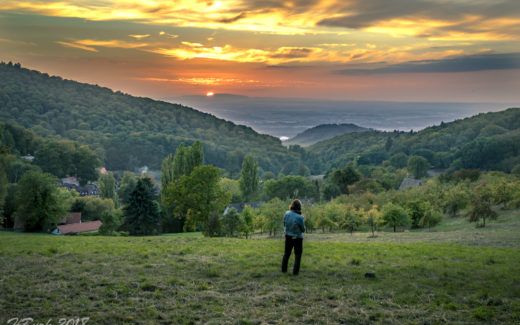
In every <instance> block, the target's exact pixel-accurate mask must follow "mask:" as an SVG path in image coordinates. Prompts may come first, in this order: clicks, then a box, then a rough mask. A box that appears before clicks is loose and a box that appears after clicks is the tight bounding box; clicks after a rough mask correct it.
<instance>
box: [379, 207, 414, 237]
mask: <svg viewBox="0 0 520 325" xmlns="http://www.w3.org/2000/svg"><path fill="white" fill-rule="evenodd" d="M383 219H384V220H385V224H387V225H389V226H392V227H393V228H394V232H396V228H397V227H403V226H407V225H409V224H410V217H409V216H408V213H406V211H405V209H403V207H401V206H400V205H395V204H393V203H388V204H387V205H385V206H384V208H383Z"/></svg>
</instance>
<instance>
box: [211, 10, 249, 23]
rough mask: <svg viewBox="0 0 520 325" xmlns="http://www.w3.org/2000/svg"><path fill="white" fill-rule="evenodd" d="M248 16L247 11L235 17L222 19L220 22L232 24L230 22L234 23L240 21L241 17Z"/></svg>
mask: <svg viewBox="0 0 520 325" xmlns="http://www.w3.org/2000/svg"><path fill="white" fill-rule="evenodd" d="M246 17H247V14H246V13H245V12H242V13H240V14H239V15H236V16H235V17H232V18H227V19H220V20H219V21H218V22H219V23H224V24H230V23H234V22H235V21H238V20H240V19H244V18H246Z"/></svg>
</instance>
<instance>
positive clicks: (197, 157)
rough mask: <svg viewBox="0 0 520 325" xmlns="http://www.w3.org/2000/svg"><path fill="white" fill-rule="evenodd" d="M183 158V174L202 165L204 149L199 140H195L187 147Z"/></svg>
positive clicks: (189, 172) (187, 173)
mask: <svg viewBox="0 0 520 325" xmlns="http://www.w3.org/2000/svg"><path fill="white" fill-rule="evenodd" d="M185 160H186V161H185V169H184V175H189V174H191V172H192V171H193V169H195V167H197V166H202V165H204V151H203V148H202V143H201V142H200V141H195V143H193V144H192V145H191V147H189V148H187V150H186V155H185Z"/></svg>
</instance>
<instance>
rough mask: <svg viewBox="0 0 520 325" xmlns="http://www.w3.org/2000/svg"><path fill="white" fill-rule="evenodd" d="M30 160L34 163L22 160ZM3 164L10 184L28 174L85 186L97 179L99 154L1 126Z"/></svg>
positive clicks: (68, 142)
mask: <svg viewBox="0 0 520 325" xmlns="http://www.w3.org/2000/svg"><path fill="white" fill-rule="evenodd" d="M21 156H27V157H31V156H32V159H33V161H32V162H30V160H27V159H21V158H20V157H21ZM0 160H1V161H2V166H0V167H3V168H4V169H5V171H6V174H7V180H8V181H9V182H10V183H16V182H17V181H18V180H19V179H20V177H21V176H22V174H24V173H25V172H26V171H29V170H41V171H43V172H46V173H50V174H52V175H55V176H57V177H60V178H61V177H67V176H77V177H78V178H79V180H80V182H81V183H82V184H85V183H87V182H88V181H94V180H97V178H98V173H97V171H96V168H97V167H99V166H100V164H101V162H100V161H99V159H98V157H97V156H96V154H95V153H94V152H93V151H92V150H90V148H89V147H88V146H86V145H80V144H79V143H77V142H74V141H70V140H54V139H45V138H42V137H40V136H37V135H35V134H34V132H32V131H30V130H27V129H24V128H23V127H20V126H15V125H11V124H7V123H2V122H0Z"/></svg>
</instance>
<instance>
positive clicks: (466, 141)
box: [308, 108, 520, 172]
mask: <svg viewBox="0 0 520 325" xmlns="http://www.w3.org/2000/svg"><path fill="white" fill-rule="evenodd" d="M308 150H309V151H310V152H311V153H312V154H314V156H318V157H320V160H321V162H322V163H324V164H326V166H327V167H328V168H342V167H343V166H345V165H347V164H349V163H352V162H354V161H355V162H356V163H357V164H358V165H379V164H382V163H383V162H384V161H385V160H390V162H392V160H393V159H392V158H393V157H395V158H397V156H396V155H402V154H405V155H407V156H422V157H424V158H426V159H427V160H428V162H429V163H430V165H431V166H432V167H433V168H450V169H452V170H458V169H461V168H469V169H473V168H480V169H484V170H502V171H506V172H509V171H510V170H511V169H512V168H513V167H514V166H515V165H518V164H520V108H510V109H508V110H505V111H501V112H496V113H482V114H479V115H476V116H473V117H470V118H465V119H462V120H457V121H454V122H450V123H441V125H437V126H432V127H429V128H426V129H424V130H421V131H419V132H401V131H395V132H380V131H368V132H357V133H349V134H345V135H343V136H339V137H335V138H333V139H330V140H326V141H322V142H319V143H316V144H314V145H312V146H311V147H309V148H308Z"/></svg>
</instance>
